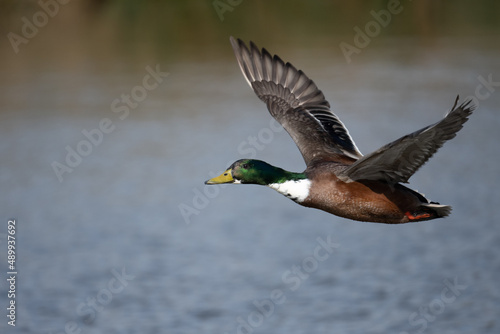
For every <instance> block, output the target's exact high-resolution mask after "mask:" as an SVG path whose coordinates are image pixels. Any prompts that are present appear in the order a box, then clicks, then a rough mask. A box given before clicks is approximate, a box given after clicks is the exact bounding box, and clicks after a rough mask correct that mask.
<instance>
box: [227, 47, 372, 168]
mask: <svg viewBox="0 0 500 334" xmlns="http://www.w3.org/2000/svg"><path fill="white" fill-rule="evenodd" d="M230 40H231V44H232V46H233V50H234V53H235V55H236V58H237V60H238V64H239V66H240V69H241V71H242V72H243V75H244V76H245V78H246V80H247V82H248V83H249V84H250V86H251V87H252V88H253V90H254V91H255V93H256V94H257V96H258V97H259V98H260V99H261V100H262V101H264V102H265V103H266V105H267V108H268V109H269V112H270V113H271V115H272V116H273V117H274V118H275V119H276V120H277V121H278V122H280V123H281V125H283V127H284V128H285V130H286V131H287V132H288V133H289V134H290V136H291V137H292V139H293V140H294V141H295V143H296V144H297V146H298V148H299V150H300V152H301V153H302V156H303V157H304V160H305V162H306V164H307V165H308V166H310V165H312V164H314V163H315V162H318V161H338V162H346V160H347V161H349V163H352V161H355V160H357V159H359V158H360V157H362V154H361V153H360V152H359V150H358V148H357V147H356V145H355V144H354V142H353V140H352V138H351V136H350V135H349V132H348V131H347V129H346V128H345V127H344V124H342V122H341V121H340V120H339V119H338V117H337V116H336V115H335V114H333V113H332V112H331V111H330V104H329V103H328V101H326V100H325V97H324V95H323V93H322V92H321V91H320V90H319V89H318V87H316V85H315V84H314V82H313V81H312V80H310V79H309V78H308V77H307V76H306V75H305V74H304V73H303V72H302V71H300V70H297V69H296V68H295V67H294V66H293V65H292V64H290V63H286V64H285V63H284V62H283V61H282V60H281V59H280V58H279V57H278V56H276V55H275V56H274V57H273V56H271V54H270V53H269V52H267V50H266V49H262V51H259V49H258V48H257V47H256V46H255V44H253V43H252V42H250V49H248V48H247V46H246V45H245V44H244V43H243V42H242V41H241V40H239V39H238V41H236V40H234V38H233V37H231V38H230Z"/></svg>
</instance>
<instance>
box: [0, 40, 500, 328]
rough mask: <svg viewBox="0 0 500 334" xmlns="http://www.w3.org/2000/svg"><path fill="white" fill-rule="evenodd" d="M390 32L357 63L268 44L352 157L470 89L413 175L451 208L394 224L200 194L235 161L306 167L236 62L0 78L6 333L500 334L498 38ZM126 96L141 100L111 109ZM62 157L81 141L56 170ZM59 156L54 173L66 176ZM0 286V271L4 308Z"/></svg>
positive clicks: (225, 193)
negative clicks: (295, 70)
mask: <svg viewBox="0 0 500 334" xmlns="http://www.w3.org/2000/svg"><path fill="white" fill-rule="evenodd" d="M401 43H403V42H402V41H398V40H395V41H393V42H388V43H387V45H384V46H383V48H381V49H380V50H378V51H377V50H374V49H373V50H370V51H367V52H372V54H373V57H370V58H369V59H367V58H365V59H364V60H361V58H360V60H359V62H358V63H356V64H354V65H352V64H351V65H347V64H346V63H345V61H344V60H343V59H340V58H334V59H332V57H331V54H330V53H329V52H330V49H326V48H325V49H314V50H296V51H294V52H291V54H290V55H287V54H282V57H283V58H285V59H286V60H290V61H292V62H293V63H294V64H295V65H296V66H297V67H299V68H302V69H304V70H305V71H306V73H307V74H308V75H309V76H310V77H312V78H313V79H314V80H315V81H316V83H317V84H318V86H319V87H320V88H321V89H322V90H323V92H324V93H325V95H326V96H327V98H328V99H329V100H330V102H331V105H332V108H333V110H334V111H335V112H336V113H337V114H338V115H339V117H340V118H341V119H342V121H343V122H344V123H345V124H346V125H347V126H348V128H349V130H350V133H351V135H352V136H353V137H354V139H355V141H356V143H357V145H358V147H359V148H360V150H361V151H362V152H364V153H369V152H370V151H371V150H374V149H376V148H378V147H380V146H381V145H383V144H385V143H387V142H388V141H390V140H393V139H396V138H398V137H399V136H401V135H404V134H406V133H409V132H410V131H413V130H417V129H419V128H421V127H423V126H425V125H428V124H430V123H432V122H435V121H437V120H438V119H440V117H442V115H443V114H444V113H445V112H446V111H447V110H448V109H449V108H450V107H451V106H452V104H453V101H454V99H455V96H456V94H460V95H461V96H462V98H465V97H466V96H468V95H472V96H474V95H475V94H476V93H477V92H479V94H480V95H481V97H482V99H478V102H479V105H478V109H477V111H476V112H475V113H474V114H473V116H472V117H471V120H470V121H469V122H468V123H467V124H466V125H465V127H464V129H463V130H462V131H461V132H460V133H459V134H458V136H457V138H455V139H454V140H452V141H451V142H449V143H447V144H446V145H445V147H443V148H442V149H441V150H440V151H439V152H438V154H437V155H436V156H435V157H434V158H433V159H432V160H431V161H430V162H429V163H427V165H426V166H425V167H423V168H422V169H421V170H420V171H418V173H417V174H416V175H415V176H414V177H413V178H412V179H411V184H410V186H411V187H413V188H415V189H418V190H420V191H422V192H423V193H425V194H426V195H427V196H428V197H429V198H430V199H432V200H434V201H439V202H441V203H443V204H450V205H452V206H453V213H452V215H451V217H449V218H446V219H442V220H435V221H430V222H424V223H419V224H406V225H400V226H390V225H382V224H367V223H358V222H353V221H349V220H345V219H342V218H338V217H335V216H332V215H329V214H326V213H324V212H321V211H316V210H313V209H306V208H303V207H300V206H298V205H296V204H295V203H293V202H292V201H290V200H288V199H286V198H285V197H283V196H281V195H279V194H277V193H275V192H273V191H272V190H270V189H267V188H265V187H258V186H236V185H235V186H226V187H224V188H219V187H212V188H208V187H207V188H206V187H205V186H204V184H203V182H204V181H205V180H206V179H208V178H209V177H211V176H212V173H216V172H219V171H221V170H222V169H224V168H225V167H227V166H228V164H229V163H230V162H232V161H234V160H237V159H239V158H242V157H244V156H247V157H256V158H258V159H262V160H266V161H268V162H270V163H272V164H275V165H278V166H282V167H283V168H286V169H289V170H294V171H300V170H302V169H303V168H304V164H303V161H302V158H301V157H300V154H299V152H298V150H297V149H296V147H295V145H294V143H293V142H292V140H291V139H290V138H289V137H288V135H287V134H286V133H285V132H284V131H280V130H279V129H277V128H276V127H275V126H274V124H273V123H270V121H271V118H270V116H269V114H268V113H267V111H266V110H265V106H264V105H263V104H262V103H261V102H260V101H259V100H258V99H257V98H256V97H255V96H254V95H253V93H252V92H251V90H250V88H249V87H248V86H247V85H246V83H245V81H244V80H243V78H242V76H241V75H240V73H239V70H238V68H237V65H236V62H235V61H234V60H232V59H231V58H228V60H227V61H224V62H222V61H220V62H204V63H197V62H184V63H179V62H174V63H166V62H162V63H159V68H160V69H161V71H164V72H168V73H169V74H168V76H165V77H163V78H161V80H162V82H160V83H159V84H158V85H157V87H155V88H152V89H151V90H145V89H143V88H140V87H143V79H144V77H145V76H146V75H147V74H148V73H149V72H148V70H146V66H150V68H151V69H155V66H156V63H154V62H151V63H146V64H144V66H143V67H139V68H138V69H134V70H130V71H125V70H124V69H123V68H121V67H118V68H114V69H107V70H103V69H100V68H97V69H96V68H92V67H89V68H81V69H78V70H75V69H73V70H68V69H53V68H51V69H47V68H38V69H37V71H36V72H35V73H31V74H30V80H26V79H23V78H22V76H21V77H20V76H19V75H18V74H16V75H14V74H10V73H9V72H6V73H5V76H4V78H3V80H2V87H1V88H2V89H1V95H2V97H1V98H2V101H3V107H2V109H3V110H2V113H1V114H0V152H1V156H2V163H1V165H0V169H1V182H2V191H1V194H0V208H1V212H2V217H3V218H2V219H3V220H4V221H6V220H7V219H8V218H10V217H14V218H16V219H17V224H18V227H17V238H18V239H17V247H18V258H17V261H18V262H17V264H18V272H19V274H18V280H17V291H18V295H17V304H18V309H17V316H18V319H17V326H16V329H15V331H13V330H12V328H10V326H7V324H6V319H5V315H3V316H2V319H3V320H2V321H1V322H0V331H1V332H2V333H5V332H6V331H7V330H8V332H9V333H10V332H12V333H14V332H15V333H29V332H36V333H51V332H52V333H64V332H67V333H72V332H75V333H77V332H81V333H106V334H109V333H250V332H254V333H401V332H408V333H423V332H426V333H498V331H499V328H500V324H499V323H498V314H499V313H500V286H499V284H498V282H499V281H500V260H499V258H500V257H499V254H500V253H499V252H500V229H499V225H498V224H499V223H500V222H499V219H498V215H497V214H496V213H495V212H496V208H497V206H498V203H500V195H499V192H498V190H497V188H498V187H499V186H500V181H499V179H498V165H499V163H500V160H499V155H498V142H499V141H500V132H499V131H498V129H499V127H500V116H499V114H498V105H499V104H500V86H499V85H498V84H496V86H493V87H490V90H488V89H487V88H484V87H483V88H477V87H478V85H481V83H482V82H484V81H485V80H486V81H488V76H490V77H491V78H492V80H493V81H494V82H498V81H500V74H499V73H500V58H499V57H498V50H495V49H489V48H488V47H481V45H474V46H469V47H461V46H460V45H461V44H460V43H458V42H457V41H454V40H451V41H446V40H443V41H440V42H439V43H438V44H437V45H435V46H433V47H429V48H422V50H421V51H420V52H418V53H416V54H415V53H414V52H412V54H406V53H405V51H404V48H401V45H402V44H401ZM405 43H409V44H411V43H412V41H406V42H405ZM269 49H271V50H272V46H269ZM478 49H479V50H481V51H480V52H479V51H477V50H478ZM226 51H227V53H229V54H230V52H231V51H230V49H229V45H228V47H227V50H226ZM151 78H153V77H151ZM151 78H150V79H151ZM150 79H148V80H150ZM148 83H149V84H150V86H151V85H154V83H155V81H154V80H153V79H151V80H150V81H148ZM136 87H139V88H136ZM144 92H145V93H144ZM122 94H129V95H130V94H135V95H132V96H136V99H135V100H133V101H132V104H130V105H127V104H126V103H125V102H119V103H117V104H113V101H114V100H115V99H119V100H120V99H121V98H122ZM141 94H142V95H141ZM486 95H488V96H486ZM134 103H137V105H135V104H134ZM118 108H121V109H118ZM95 129H99V131H97V130H95ZM85 134H87V135H85ZM88 137H90V138H92V140H93V141H94V142H93V143H90V141H91V140H90V139H89V138H88ZM250 137H254V138H256V141H255V140H253V141H252V139H251V138H250ZM89 143H90V144H89ZM252 143H253V144H252ZM68 147H69V148H68ZM72 150H75V151H77V150H79V151H80V152H83V153H82V154H81V155H82V156H81V157H80V158H81V159H80V158H78V157H75V156H72V157H70V158H68V159H70V160H69V161H70V162H71V164H72V167H70V166H69V165H68V162H67V161H66V159H67V156H68V154H69V153H68V152H70V151H72ZM77 153H78V152H77ZM73 155H74V154H73ZM84 155H86V156H84ZM80 160H81V161H80ZM54 162H58V163H60V165H57V166H59V167H58V168H61V166H62V165H65V166H67V167H66V169H64V168H63V169H61V170H60V176H61V180H59V179H58V176H57V175H56V172H55V171H54V167H53V165H54ZM69 169H71V172H69ZM2 226H3V227H2V230H1V231H0V232H1V233H3V234H2V235H1V237H2V242H1V244H2V245H5V239H6V229H5V228H4V226H5V224H2ZM328 244H329V245H330V246H325V245H328ZM322 245H323V246H322ZM2 248H3V249H2V253H1V254H4V250H5V246H3V247H2ZM4 258H5V255H2V260H1V261H0V272H2V273H5V272H6V271H7V268H6V261H4ZM2 277H4V276H3V274H2ZM6 290H7V284H6V280H5V279H2V281H1V282H0V291H1V297H0V298H2V299H1V300H2V305H4V306H5V305H6V301H5V300H6V299H4V298H5V296H6ZM2 308H3V310H4V311H2V312H3V313H5V312H6V311H5V307H2Z"/></svg>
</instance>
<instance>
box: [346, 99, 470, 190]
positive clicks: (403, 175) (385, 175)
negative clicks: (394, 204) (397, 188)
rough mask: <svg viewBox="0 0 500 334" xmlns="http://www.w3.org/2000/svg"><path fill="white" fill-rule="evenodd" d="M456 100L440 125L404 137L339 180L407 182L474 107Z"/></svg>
mask: <svg viewBox="0 0 500 334" xmlns="http://www.w3.org/2000/svg"><path fill="white" fill-rule="evenodd" d="M457 104H458V96H457V99H456V101H455V104H454V106H453V108H452V109H451V111H450V112H448V113H447V114H446V116H445V117H444V118H443V119H442V120H441V121H439V122H437V123H435V124H432V125H429V126H427V127H425V128H423V129H420V130H418V131H415V132H413V133H411V134H409V135H406V136H403V137H401V138H399V139H397V140H395V141H393V142H391V143H389V144H387V145H385V146H383V147H381V148H380V149H378V150H376V151H375V152H373V153H371V154H367V155H365V156H364V157H362V158H361V159H359V160H357V161H356V162H355V163H353V164H352V165H350V166H349V167H347V169H345V170H344V171H343V172H342V173H340V174H339V175H338V176H339V177H340V178H341V179H343V180H344V181H347V182H349V181H358V180H381V181H386V182H389V183H397V182H404V183H406V182H408V179H409V178H410V177H411V176H412V175H413V174H414V173H415V172H416V171H417V170H418V169H419V168H420V167H421V166H422V165H424V164H425V163H426V162H427V160H429V158H430V157H432V155H433V154H434V153H436V151H437V150H438V149H439V148H440V147H441V146H443V144H444V143H445V142H446V141H448V140H450V139H452V138H454V137H455V136H456V134H457V132H458V131H459V130H460V129H461V128H462V127H463V124H464V123H465V122H466V121H467V120H468V117H469V116H470V115H471V114H472V112H473V111H474V109H475V106H474V105H472V103H471V100H467V101H465V102H464V103H462V104H461V105H460V106H459V107H457Z"/></svg>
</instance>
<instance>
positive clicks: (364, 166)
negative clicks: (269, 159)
mask: <svg viewBox="0 0 500 334" xmlns="http://www.w3.org/2000/svg"><path fill="white" fill-rule="evenodd" d="M230 41H231V44H232V47H233V50H234V53H235V55H236V59H237V60H238V64H239V67H240V69H241V71H242V72H243V75H244V76H245V79H246V81H247V82H248V84H249V85H250V86H251V87H252V89H253V90H254V92H255V94H257V96H258V97H259V98H260V99H261V100H262V101H264V103H266V105H267V108H268V109H269V112H270V113H271V115H272V116H273V117H274V118H275V119H276V120H277V121H278V122H279V123H280V124H281V125H282V126H283V127H284V129H285V130H286V131H287V132H288V133H289V134H290V136H291V137H292V139H293V140H294V141H295V144H296V145H297V146H298V148H299V150H300V153H301V154H302V156H303V158H304V161H305V163H306V166H307V168H306V170H305V171H303V172H301V173H295V172H289V171H286V170H284V169H282V168H279V167H275V166H272V165H270V164H268V163H266V162H264V161H260V160H255V159H241V160H238V161H236V162H234V163H233V164H232V165H231V166H229V168H227V170H226V171H225V172H223V173H222V174H221V175H220V176H217V177H214V178H212V179H210V180H208V181H206V182H205V183H206V184H208V185H210V184H220V183H242V184H246V183H249V184H259V185H265V186H268V187H270V188H272V189H274V190H276V191H278V192H279V193H281V194H283V195H285V196H286V197H288V198H290V199H291V200H293V201H295V202H296V203H298V204H300V205H303V206H305V207H310V208H316V209H320V210H324V211H326V212H329V213H331V214H334V215H337V216H340V217H344V218H348V219H353V220H358V221H365V222H376V223H387V224H401V223H408V222H418V221H425V220H430V219H435V218H441V217H445V216H448V215H449V214H450V211H451V207H450V206H448V205H441V204H439V203H437V202H431V201H429V200H428V199H426V198H425V197H424V195H422V194H420V193H418V192H416V191H414V190H412V189H409V188H407V187H405V186H403V185H402V184H401V183H408V179H409V178H410V177H411V176H412V175H413V174H414V173H415V172H416V171H417V170H418V169H419V168H420V167H421V166H422V165H423V164H424V163H425V162H426V161H427V160H428V159H429V158H430V157H431V156H432V155H433V154H434V153H435V152H436V151H437V150H438V149H439V148H440V147H441V146H442V145H443V144H444V142H445V141H447V140H450V139H452V138H454V137H455V135H456V133H457V132H458V131H459V130H460V129H461V128H462V126H463V124H464V123H465V122H466V121H467V120H468V117H469V116H470V115H471V113H472V111H473V110H474V108H475V106H474V105H472V103H471V101H470V100H468V101H465V102H464V103H462V104H461V105H459V106H457V105H458V100H459V98H458V96H457V99H456V100H455V104H454V105H453V107H452V108H451V111H449V112H448V113H447V114H446V116H445V117H444V118H443V119H442V120H440V121H439V122H437V123H434V124H432V125H429V126H426V127H424V128H422V129H420V130H418V131H415V132H413V133H410V134H408V135H406V136H403V137H401V138H399V139H397V140H395V141H393V142H391V143H389V144H387V145H385V146H383V147H381V148H380V149H378V150H376V151H375V152H373V153H370V154H367V155H362V154H361V153H360V151H359V150H358V148H357V147H356V145H355V144H354V141H353V140H352V138H351V136H350V135H349V132H348V131H347V129H346V128H345V126H344V124H343V123H342V122H341V121H340V119H339V118H338V117H337V116H336V115H335V114H334V113H332V111H331V110H330V104H329V103H328V101H326V99H325V97H324V95H323V93H322V92H321V91H320V90H319V89H318V87H316V85H315V84H314V82H313V81H312V80H310V79H309V78H308V77H307V76H306V75H305V74H304V73H303V72H302V71H301V70H297V69H296V68H295V67H294V66H293V65H292V64H290V63H286V64H285V63H284V62H283V61H282V60H281V59H280V58H279V57H278V56H277V55H275V56H271V54H270V53H269V52H268V51H267V50H266V49H262V50H261V51H260V50H259V49H258V48H257V46H256V45H255V44H254V43H253V42H250V47H249V48H248V47H247V46H246V45H245V43H244V42H242V41H241V40H240V39H238V40H237V41H236V40H235V39H234V38H233V37H231V38H230Z"/></svg>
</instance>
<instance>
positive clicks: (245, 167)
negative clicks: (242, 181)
mask: <svg viewBox="0 0 500 334" xmlns="http://www.w3.org/2000/svg"><path fill="white" fill-rule="evenodd" d="M241 167H243V169H248V167H249V166H248V164H243V165H242V166H241Z"/></svg>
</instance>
